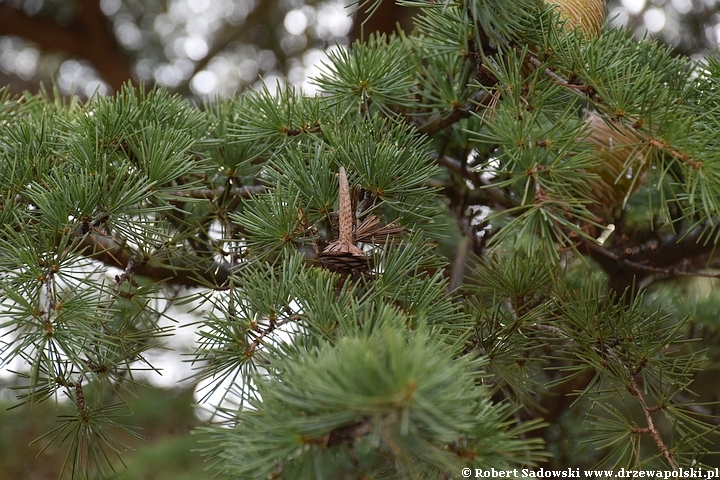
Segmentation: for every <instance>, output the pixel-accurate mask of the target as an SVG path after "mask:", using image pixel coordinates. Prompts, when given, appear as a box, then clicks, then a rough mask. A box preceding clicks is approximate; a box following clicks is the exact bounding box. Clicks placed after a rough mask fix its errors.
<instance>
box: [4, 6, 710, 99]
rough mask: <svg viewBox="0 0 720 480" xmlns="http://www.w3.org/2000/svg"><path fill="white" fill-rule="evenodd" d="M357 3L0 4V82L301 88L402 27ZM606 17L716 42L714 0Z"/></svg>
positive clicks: (192, 92) (387, 11) (182, 89)
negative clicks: (343, 56) (330, 57)
mask: <svg viewBox="0 0 720 480" xmlns="http://www.w3.org/2000/svg"><path fill="white" fill-rule="evenodd" d="M365 9H366V8H360V9H359V10H358V9H357V5H353V4H352V2H351V0H307V1H305V0H74V1H72V0H0V84H2V85H4V84H11V85H13V87H14V90H15V91H17V92H21V91H23V90H26V89H27V90H30V91H35V90H36V89H37V85H38V84H39V82H40V81H42V82H45V84H46V85H47V84H50V83H51V82H52V81H53V80H54V81H55V82H57V85H58V87H59V88H60V92H61V93H64V94H67V93H70V91H74V92H75V93H77V94H79V95H81V96H86V97H87V96H90V95H92V94H93V92H95V91H98V92H100V93H104V94H105V93H112V92H114V91H116V90H117V89H118V88H119V86H120V85H122V83H123V82H125V81H126V80H128V79H132V80H133V81H134V82H138V81H144V82H149V83H158V84H162V85H166V86H168V87H169V88H170V89H171V90H172V91H174V92H179V93H181V94H182V95H184V96H186V97H192V96H196V97H208V96H209V97H213V96H229V95H231V94H233V93H235V92H238V91H241V90H243V89H245V88H246V87H248V86H252V85H257V84H258V82H259V81H260V77H262V78H264V79H265V81H266V83H268V84H270V85H275V84H276V82H277V81H280V82H284V81H285V80H287V82H289V83H291V84H293V85H295V86H300V87H302V88H303V89H305V90H306V91H307V92H308V93H311V92H312V91H314V87H313V85H312V84H311V83H310V82H309V79H310V78H311V77H312V76H313V75H314V72H315V70H314V68H315V67H314V66H315V65H317V63H318V61H321V60H322V58H324V57H325V51H326V50H327V49H333V48H337V45H348V44H349V43H350V42H351V41H352V40H353V39H355V38H357V37H359V36H361V35H363V34H364V35H365V36H367V35H368V34H369V33H370V32H372V31H377V30H380V31H384V32H390V31H393V30H395V29H396V24H397V23H398V22H399V23H400V24H401V26H402V27H403V28H406V29H407V28H409V26H410V25H411V19H410V16H411V15H412V14H413V11H412V10H411V9H407V8H401V7H398V6H397V5H395V4H394V2H392V1H388V0H385V1H383V2H382V3H381V4H380V5H379V7H378V11H377V14H376V15H373V16H372V17H371V18H370V20H369V21H367V22H366V23H365V26H364V28H362V29H361V28H360V25H361V24H362V23H363V22H362V21H358V20H366V19H365ZM356 10H358V11H357V12H355V11H356ZM353 12H355V14H354V15H353ZM607 12H608V18H609V19H610V21H611V23H612V24H615V25H626V26H628V27H629V28H630V29H632V30H634V31H635V32H636V33H637V35H638V36H642V35H645V34H646V32H647V33H648V34H650V35H652V36H654V37H657V38H658V39H660V40H661V41H662V42H664V43H667V44H669V45H672V46H673V47H674V48H675V49H676V50H677V52H678V53H682V54H685V55H688V56H694V57H697V56H702V55H704V54H705V53H706V52H708V51H714V50H715V49H716V48H717V45H718V41H719V39H720V14H719V12H720V1H718V0H609V1H608V2H607ZM358 16H359V17H360V18H358Z"/></svg>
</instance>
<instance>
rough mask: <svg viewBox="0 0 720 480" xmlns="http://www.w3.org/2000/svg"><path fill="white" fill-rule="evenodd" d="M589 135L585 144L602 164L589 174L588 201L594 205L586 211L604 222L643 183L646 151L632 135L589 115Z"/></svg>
mask: <svg viewBox="0 0 720 480" xmlns="http://www.w3.org/2000/svg"><path fill="white" fill-rule="evenodd" d="M586 122H587V123H588V124H589V125H590V133H589V134H588V136H587V137H585V141H586V142H588V143H591V144H593V145H594V147H595V151H596V152H597V155H598V156H599V157H600V158H601V159H602V163H601V164H600V165H598V166H597V167H595V168H592V169H591V170H590V171H591V172H594V173H596V174H597V175H598V176H597V177H596V178H593V179H590V180H589V181H588V183H589V185H590V187H591V197H592V199H593V200H595V201H596V202H597V204H596V205H593V206H591V207H590V210H591V211H592V212H593V213H595V214H597V215H599V216H600V217H602V218H604V217H605V214H608V213H611V212H612V211H613V210H614V209H615V208H616V207H617V206H619V205H621V204H622V203H623V202H624V200H625V198H626V197H627V196H629V195H631V194H633V193H635V192H636V191H637V190H638V189H639V188H640V187H641V186H642V185H643V184H644V183H645V181H646V180H647V167H648V154H649V150H650V147H649V146H648V145H647V144H646V143H644V142H643V141H642V140H640V139H639V138H638V137H637V136H636V135H635V134H634V133H633V132H631V131H629V130H628V129H626V128H624V127H622V126H619V125H612V126H611V125H609V124H608V123H606V121H605V120H603V119H602V118H601V117H599V116H598V115H595V114H589V116H588V118H587V120H586Z"/></svg>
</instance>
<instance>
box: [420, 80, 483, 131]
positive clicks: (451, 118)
mask: <svg viewBox="0 0 720 480" xmlns="http://www.w3.org/2000/svg"><path fill="white" fill-rule="evenodd" d="M492 98H493V97H492V95H490V94H489V93H488V92H487V91H485V90H480V91H478V92H476V93H475V94H474V95H473V96H472V97H470V98H469V99H468V101H467V102H465V104H463V105H462V106H460V107H458V108H455V109H454V110H452V111H450V112H440V113H437V114H435V115H434V116H432V117H430V119H428V121H427V122H425V124H424V125H422V126H420V127H418V132H420V133H422V134H424V135H428V136H432V135H435V134H436V133H437V132H439V131H440V130H443V129H445V128H447V127H449V126H450V125H452V124H454V123H457V122H459V121H460V120H463V119H465V118H468V117H469V116H470V115H471V114H472V112H473V111H474V110H476V109H477V107H478V105H486V104H487V103H489V102H490V100H491V99H492Z"/></svg>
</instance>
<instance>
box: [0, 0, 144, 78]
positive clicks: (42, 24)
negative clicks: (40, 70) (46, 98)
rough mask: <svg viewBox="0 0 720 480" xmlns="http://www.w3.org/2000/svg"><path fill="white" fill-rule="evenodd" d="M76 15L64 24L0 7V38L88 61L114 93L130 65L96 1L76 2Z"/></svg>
mask: <svg viewBox="0 0 720 480" xmlns="http://www.w3.org/2000/svg"><path fill="white" fill-rule="evenodd" d="M78 6H79V13H78V15H77V17H76V18H75V19H73V21H71V22H70V23H68V24H67V25H61V24H59V23H57V22H55V21H53V20H51V19H49V18H47V17H43V16H41V15H28V14H27V13H25V11H24V10H22V9H18V8H13V7H11V6H10V5H9V4H7V3H3V4H0V35H16V36H18V37H21V38H23V39H25V40H28V41H30V42H33V43H36V44H37V45H38V46H39V47H40V48H41V49H43V50H45V51H48V52H65V53H67V54H68V55H71V56H74V57H80V58H84V59H86V60H88V61H90V62H91V63H92V64H93V66H94V67H95V69H96V70H97V71H98V73H99V74H100V75H101V76H102V78H103V79H104V80H105V81H106V82H107V83H108V84H109V85H110V86H111V87H112V88H113V89H115V90H118V89H120V87H121V86H122V84H123V83H125V82H126V81H128V80H132V65H131V62H130V59H129V58H128V54H127V52H125V51H124V50H123V49H122V47H121V46H120V44H119V43H118V41H117V38H116V37H115V35H114V34H113V32H112V29H111V28H110V25H109V22H108V19H107V17H105V15H104V14H103V12H102V10H101V9H100V2H99V1H97V0H79V1H78Z"/></svg>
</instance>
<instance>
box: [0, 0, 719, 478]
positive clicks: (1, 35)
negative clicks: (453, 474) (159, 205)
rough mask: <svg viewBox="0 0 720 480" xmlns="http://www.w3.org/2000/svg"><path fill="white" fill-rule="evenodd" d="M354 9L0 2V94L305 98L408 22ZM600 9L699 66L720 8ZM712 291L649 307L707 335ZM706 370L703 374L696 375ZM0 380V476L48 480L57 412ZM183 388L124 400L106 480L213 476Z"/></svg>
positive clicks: (705, 1) (203, 2)
mask: <svg viewBox="0 0 720 480" xmlns="http://www.w3.org/2000/svg"><path fill="white" fill-rule="evenodd" d="M436 1H437V0H436ZM356 9H357V6H355V5H351V4H350V2H349V0H308V1H304V0H75V1H70V0H0V85H11V87H12V90H13V91H14V92H16V93H20V92H22V91H24V90H29V91H32V92H34V91H37V89H38V86H39V85H40V83H41V82H42V83H44V84H45V85H51V84H53V83H54V84H55V85H57V87H58V91H59V92H60V93H61V94H70V93H71V92H75V93H76V94H78V95H80V96H81V97H90V96H92V95H93V94H94V93H95V92H98V93H100V94H111V93H113V92H115V91H116V90H118V89H119V87H120V86H121V85H122V84H123V83H124V82H126V81H127V80H131V81H132V82H134V83H139V82H146V83H150V84H154V83H157V84H161V85H165V86H167V87H168V88H169V89H170V90H171V91H173V92H177V93H180V94H181V95H183V96H185V97H188V98H195V99H198V100H199V99H202V98H213V97H217V96H220V97H226V96H230V95H233V94H235V93H237V92H240V91H242V90H244V89H246V88H248V87H253V86H258V85H259V84H260V83H261V82H262V81H263V80H264V81H265V82H266V83H267V84H269V85H270V86H273V85H276V84H277V83H280V84H283V83H289V84H292V85H294V86H297V87H299V88H301V89H303V90H304V91H305V92H307V93H313V92H314V91H315V86H314V85H313V84H312V82H311V81H310V79H311V78H312V77H313V76H314V75H315V74H316V72H317V70H316V68H317V67H316V66H317V65H318V63H319V62H321V61H322V59H323V58H325V57H326V55H327V52H328V51H332V50H333V49H336V48H342V46H346V45H348V44H349V43H350V42H352V41H353V40H354V39H356V38H359V37H361V36H363V37H367V35H368V34H369V33H370V32H373V31H378V30H379V31H384V32H390V31H393V30H395V29H396V28H397V27H396V25H397V24H400V25H401V26H402V27H403V28H409V25H410V24H411V18H410V17H411V15H412V10H410V9H407V8H400V7H398V6H396V5H395V4H394V3H393V2H392V1H387V0H385V1H383V2H382V3H381V4H380V5H379V6H378V11H377V12H376V13H375V15H373V16H372V17H371V18H370V19H366V18H365V15H366V12H364V10H363V9H362V8H361V9H359V10H358V11H357V12H355V10H356ZM353 12H355V13H353ZM607 12H608V18H609V22H610V23H611V24H613V25H625V26H627V27H628V28H630V29H632V30H633V31H635V33H636V34H637V35H638V36H639V37H641V36H644V35H651V36H653V37H656V38H658V39H659V40H660V41H662V42H664V43H666V44H669V45H671V46H672V47H673V48H674V49H675V51H676V52H677V53H679V54H684V55H688V56H691V57H694V58H698V57H703V56H706V55H709V54H714V52H715V51H716V50H717V47H718V44H719V43H720V0H610V1H608V2H607ZM361 25H363V27H362V28H361ZM715 283H716V281H707V280H689V281H688V284H687V285H686V289H687V292H691V293H692V294H691V295H683V296H678V295H668V293H669V292H670V290H668V291H665V290H663V286H662V285H660V284H658V285H656V286H655V288H654V291H653V292H651V294H650V295H649V298H650V300H653V299H655V300H656V301H661V300H662V301H663V302H664V304H665V306H666V308H668V307H669V308H670V310H671V312H674V313H675V314H676V315H677V316H678V318H681V317H683V316H685V315H687V314H688V313H690V314H691V315H692V318H693V320H691V328H694V329H699V331H701V332H703V333H702V336H715V335H718V332H719V331H720V329H719V328H717V327H718V326H717V322H718V320H717V318H718V312H719V309H720V302H719V301H718V295H717V293H716V291H717V290H716V286H717V285H715ZM688 299H690V300H688ZM693 299H694V301H693ZM683 302H685V304H683ZM688 302H690V303H688ZM710 343H716V342H710ZM711 354H712V356H713V357H715V358H717V357H720V352H711ZM716 374H717V372H712V371H706V372H704V373H703V375H706V376H707V377H708V379H711V378H716ZM3 382H5V383H3ZM8 382H11V380H9V377H7V376H0V387H3V389H4V392H3V393H4V394H3V395H2V396H0V431H2V435H1V436H0V465H2V476H3V478H5V476H7V478H22V479H28V480H35V479H38V480H40V479H50V478H57V476H58V472H59V471H60V467H61V465H62V462H63V458H62V454H61V453H58V452H57V451H56V452H55V453H53V452H52V451H49V452H46V453H44V456H43V458H42V461H37V460H36V459H35V456H36V455H37V454H38V452H39V451H40V450H41V448H42V446H43V441H42V440H40V441H39V442H36V443H31V442H32V441H33V440H34V439H36V438H38V437H40V436H41V435H42V434H43V433H45V431H46V430H47V425H49V424H52V422H53V419H54V418H56V416H57V415H58V414H62V409H63V408H65V407H64V405H63V403H62V402H60V403H59V404H57V405H56V404H53V403H52V402H46V403H42V404H37V405H32V406H24V407H22V408H21V409H15V410H7V408H9V407H11V406H12V405H13V404H14V399H13V396H12V395H11V394H10V393H9V390H8V387H10V386H11V385H10V383H8ZM710 383H712V382H710ZM195 387H196V386H195V385H187V386H185V387H184V388H181V389H170V388H152V389H139V390H138V391H137V392H136V393H137V395H138V396H137V399H136V400H135V401H134V402H132V404H131V408H132V410H133V413H134V415H133V416H129V417H128V421H130V422H132V424H133V425H135V426H137V427H138V428H139V430H138V431H139V433H140V434H141V435H143V436H144V437H146V438H147V440H146V441H139V440H137V439H135V438H127V439H125V440H126V441H127V444H128V447H129V448H130V449H134V450H135V452H134V453H131V454H130V455H128V456H126V457H124V460H125V461H126V464H127V467H128V468H127V470H124V471H122V472H120V473H118V474H117V475H116V476H114V477H111V478H116V479H131V478H132V479H161V478H173V479H176V480H182V479H185V478H187V479H190V478H192V479H203V478H219V477H217V476H213V475H214V473H215V472H208V471H205V468H206V465H204V464H203V463H202V461H201V458H200V456H199V454H197V453H188V452H192V451H193V449H197V448H201V447H202V446H201V445H197V443H196V442H197V438H196V437H194V436H191V435H189V434H188V432H189V431H190V430H192V428H194V427H195V426H196V425H198V424H200V423H201V420H200V419H199V418H198V416H197V412H196V411H195V410H194V409H193V407H192V404H193V401H194V400H193V395H194V394H195ZM705 400H717V399H715V398H707V399H705ZM58 410H60V411H58ZM566 420H567V422H566V423H567V424H568V425H570V424H572V423H573V422H576V421H578V419H571V418H568V419H566ZM559 425H560V426H562V425H563V423H562V422H561V423H560V424H559ZM556 428H561V427H556ZM556 434H557V435H558V438H562V437H563V435H564V434H563V432H561V431H558V432H556Z"/></svg>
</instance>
